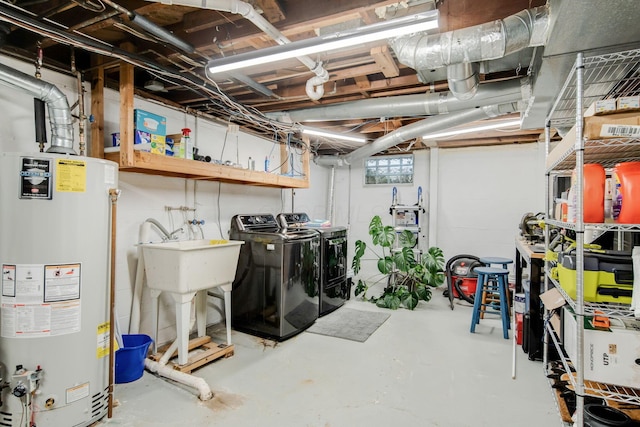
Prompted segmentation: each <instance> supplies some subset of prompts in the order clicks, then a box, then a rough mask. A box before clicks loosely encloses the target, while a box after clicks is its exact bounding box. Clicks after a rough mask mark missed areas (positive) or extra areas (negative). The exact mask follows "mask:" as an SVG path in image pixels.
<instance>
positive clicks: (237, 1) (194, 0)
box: [147, 0, 329, 101]
mask: <svg viewBox="0 0 640 427" xmlns="http://www.w3.org/2000/svg"><path fill="white" fill-rule="evenodd" d="M147 1H152V2H156V3H157V2H160V3H163V4H170V5H178V6H190V7H197V8H201V9H212V10H218V11H221V12H228V13H233V14H236V15H241V16H242V17H243V18H245V19H248V20H249V21H251V22H252V23H253V25H255V26H256V27H258V28H259V29H260V30H262V31H263V32H264V33H265V34H267V35H268V36H269V37H271V38H272V39H273V40H274V41H275V42H276V43H278V44H279V45H284V44H289V43H291V40H289V39H288V38H287V37H286V36H285V35H284V34H282V33H281V32H280V31H279V30H278V29H277V28H276V27H274V26H273V25H272V24H271V23H270V22H269V21H267V20H266V19H265V18H264V17H263V16H262V15H260V14H259V13H258V12H256V10H255V9H254V8H253V6H251V5H250V4H249V3H246V2H244V1H241V0H147ZM297 59H298V60H299V61H300V62H301V63H302V64H304V66H305V67H307V68H309V70H311V71H312V72H314V73H315V74H316V75H315V77H312V78H311V79H309V80H308V81H307V85H306V92H307V96H308V97H309V98H310V99H312V100H314V101H317V100H318V99H320V98H321V97H322V96H323V95H324V86H323V85H324V83H326V82H328V81H329V73H328V72H327V70H325V69H324V68H323V67H322V64H321V63H317V62H316V61H314V60H313V59H311V58H309V57H308V56H300V57H298V58H297Z"/></svg>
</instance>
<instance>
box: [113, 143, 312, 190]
mask: <svg viewBox="0 0 640 427" xmlns="http://www.w3.org/2000/svg"><path fill="white" fill-rule="evenodd" d="M104 157H105V158H106V159H107V160H112V161H114V162H116V163H118V164H119V165H120V171H122V172H138V173H145V174H150V175H163V176H172V177H179V178H189V179H198V180H204V181H222V182H227V183H232V184H245V185H256V186H263V187H276V188H309V180H308V179H306V178H305V179H301V178H292V177H289V176H282V175H278V174H275V173H266V172H259V171H254V170H248V169H240V168H235V167H232V166H225V165H217V164H213V163H205V162H200V161H197V160H187V159H181V158H178V157H167V156H161V155H158V154H151V153H148V152H145V151H134V152H133V157H132V160H133V161H132V162H130V163H132V164H131V165H127V164H125V163H124V161H123V160H122V159H123V157H122V156H121V153H120V152H114V153H105V156H104Z"/></svg>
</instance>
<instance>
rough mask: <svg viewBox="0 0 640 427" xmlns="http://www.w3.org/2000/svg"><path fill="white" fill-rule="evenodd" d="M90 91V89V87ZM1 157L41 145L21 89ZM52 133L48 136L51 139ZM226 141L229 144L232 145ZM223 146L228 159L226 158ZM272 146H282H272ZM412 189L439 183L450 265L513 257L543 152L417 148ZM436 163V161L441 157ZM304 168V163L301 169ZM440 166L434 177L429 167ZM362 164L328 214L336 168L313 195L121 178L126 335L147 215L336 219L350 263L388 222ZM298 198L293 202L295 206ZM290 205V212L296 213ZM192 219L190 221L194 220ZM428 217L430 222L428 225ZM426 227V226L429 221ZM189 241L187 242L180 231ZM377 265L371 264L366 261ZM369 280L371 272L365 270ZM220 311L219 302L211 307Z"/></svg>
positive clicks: (113, 127) (338, 179)
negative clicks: (373, 223)
mask: <svg viewBox="0 0 640 427" xmlns="http://www.w3.org/2000/svg"><path fill="white" fill-rule="evenodd" d="M0 61H2V63H4V64H7V65H9V66H12V67H14V68H16V69H19V70H21V71H23V72H25V73H27V74H31V75H32V74H33V72H34V70H33V66H32V65H31V64H27V63H23V62H18V61H15V60H13V59H11V58H6V57H0ZM42 75H43V76H42V78H43V80H45V81H48V82H50V83H53V84H55V85H56V86H58V87H59V88H60V89H61V90H62V91H63V92H64V93H65V94H66V95H67V96H68V98H69V101H70V104H73V102H75V100H76V98H77V94H76V89H75V88H76V82H75V79H72V78H69V77H67V76H64V75H61V74H58V73H54V72H52V71H49V70H42ZM86 87H87V90H88V89H89V88H88V85H86ZM89 95H90V92H88V93H87V96H86V99H85V105H86V107H85V111H87V112H88V111H89V108H90V99H89ZM105 97H106V103H105V121H106V123H105V139H106V140H107V141H106V142H108V141H110V138H111V136H110V133H112V132H116V131H117V129H118V120H119V119H118V114H119V97H118V94H117V93H116V92H114V91H106V94H105ZM135 107H136V108H142V109H145V110H148V111H152V112H156V113H158V114H161V115H164V116H166V117H167V121H168V131H169V133H178V132H179V131H180V128H182V127H185V126H187V127H190V128H192V129H194V140H195V143H196V144H197V146H198V147H199V148H200V149H201V150H202V152H203V153H204V154H208V155H211V156H212V157H213V158H218V159H222V160H230V161H232V162H234V163H236V162H237V163H240V164H241V165H246V163H247V160H248V157H249V156H251V157H253V158H254V159H256V168H258V169H259V168H261V167H262V165H263V161H264V157H265V156H272V157H271V166H272V167H274V163H275V162H277V161H276V160H274V159H278V158H279V149H278V148H277V146H275V145H274V144H273V143H272V142H271V141H266V140H264V139H260V138H257V137H253V136H249V135H244V134H240V135H238V136H236V135H229V134H227V132H226V127H224V126H220V125H217V124H215V123H211V122H207V121H205V120H203V119H198V120H196V119H195V118H193V117H191V116H185V115H184V114H182V113H181V112H178V111H174V110H171V109H168V108H166V107H164V106H162V105H159V104H156V103H151V102H148V101H145V100H141V99H136V100H135ZM0 126H2V129H3V131H2V132H1V133H0V150H2V151H23V152H26V151H31V152H33V151H36V149H37V147H36V145H35V144H34V143H32V142H30V141H33V140H34V137H35V130H34V124H33V101H32V98H31V97H30V96H28V95H25V94H24V93H23V92H20V91H17V90H14V89H9V88H5V87H4V86H2V90H0ZM49 135H50V133H49ZM225 140H226V143H225ZM223 146H224V152H223ZM274 147H275V148H274ZM415 156H416V167H415V179H414V182H415V183H414V184H413V185H401V186H397V187H398V194H399V201H400V203H403V204H414V203H416V202H417V187H418V186H422V188H423V197H424V200H425V202H428V201H429V196H430V192H431V188H430V186H431V185H432V183H431V182H430V179H433V178H432V176H433V177H435V179H436V180H437V182H435V183H434V184H433V185H437V197H436V199H435V201H436V203H432V206H427V208H428V209H429V210H430V212H429V214H428V217H429V218H428V219H430V220H431V221H434V224H433V227H434V228H435V230H436V232H437V233H436V234H437V240H436V241H435V244H436V245H437V246H440V247H441V248H442V249H443V250H444V253H445V257H447V258H449V257H451V256H453V255H456V254H459V253H462V252H467V253H472V254H477V255H480V256H482V255H494V256H505V257H510V258H511V257H513V256H514V246H513V240H514V238H515V236H516V235H517V234H518V224H519V222H520V219H521V218H522V215H523V214H524V213H526V212H538V211H541V210H543V207H544V200H543V199H544V179H543V177H544V166H543V164H544V162H543V159H544V153H543V147H542V146H538V145H535V144H527V145H512V146H498V147H485V148H460V149H440V150H439V154H438V156H437V162H436V164H435V165H431V156H430V153H429V151H428V150H422V151H417V152H416V153H415ZM435 159H436V157H435V156H434V160H435ZM295 168H296V169H298V170H299V169H300V168H299V166H295ZM433 168H435V170H434V171H432V170H431V169H433ZM363 171H364V170H363V162H362V161H361V162H356V164H353V165H351V167H349V168H336V169H335V174H334V181H333V183H334V187H333V200H334V206H333V209H329V210H328V209H327V203H328V201H329V194H330V192H329V186H330V184H331V176H332V173H331V169H330V168H325V167H319V166H316V165H315V164H314V163H311V188H309V189H297V190H290V189H286V190H280V189H273V188H265V187H254V186H244V185H234V184H223V183H218V182H195V181H191V180H186V179H180V178H167V177H161V176H152V175H143V174H135V173H126V172H121V173H120V181H119V188H120V189H121V190H122V196H121V198H120V200H119V202H118V219H117V227H118V229H117V256H116V271H117V273H116V284H117V289H116V295H117V297H116V309H117V313H118V319H119V323H120V326H121V328H122V329H123V330H124V331H125V332H126V331H127V330H128V325H129V313H130V308H131V301H132V293H133V284H134V277H135V271H136V263H137V256H136V247H135V245H136V243H138V234H139V227H140V225H141V224H142V223H143V221H144V220H145V219H146V218H155V219H157V220H158V221H160V222H161V223H162V224H164V226H165V227H166V228H167V229H170V230H173V229H176V228H179V227H181V226H182V224H180V223H181V221H182V217H181V214H180V213H177V212H174V213H173V214H170V213H168V212H167V211H166V210H165V207H166V206H172V207H179V206H188V207H195V208H196V212H195V217H196V218H197V219H203V220H205V221H206V223H205V225H204V227H203V232H204V235H205V238H212V239H215V238H226V237H228V230H229V223H230V219H231V217H232V216H233V215H234V214H239V213H260V212H266V213H273V214H277V213H279V212H289V211H292V210H293V211H303V212H307V213H308V214H309V215H310V216H311V217H312V218H314V219H333V223H334V224H336V225H346V226H348V227H349V239H350V242H349V250H350V254H349V263H351V256H352V253H353V246H354V242H355V241H356V240H357V239H362V240H365V241H366V242H370V239H369V235H368V225H369V222H370V220H371V218H372V217H373V216H374V215H380V216H381V218H382V219H383V221H384V222H385V223H390V221H391V217H390V215H389V206H390V205H391V191H392V186H386V185H385V186H365V185H364V180H363ZM292 195H293V196H294V197H293V199H292ZM292 205H293V206H292ZM190 217H191V216H190ZM426 219H427V218H426V217H423V220H426ZM423 224H425V225H426V224H427V223H426V221H424V222H423ZM423 230H424V231H423V236H424V238H423V239H422V247H423V249H425V248H427V247H428V236H427V228H426V227H425V228H424V229H423ZM182 237H185V238H186V237H188V233H183V234H182ZM369 258H372V257H369ZM364 268H365V271H367V272H370V271H371V269H375V266H374V264H373V263H372V262H370V261H366V262H365V263H364ZM364 274H366V273H364ZM149 303H150V301H149V296H148V292H146V291H145V293H144V295H143V308H142V314H143V315H142V327H141V331H142V332H145V333H149V332H150V331H151V328H150V317H149V311H150V305H149ZM212 305H213V304H212ZM220 312H221V311H220V309H219V304H217V305H215V307H213V306H212V309H211V310H210V313H209V318H208V321H209V323H215V322H218V321H220V319H221V316H220ZM161 313H162V318H161V322H160V327H161V333H160V336H159V342H160V343H162V342H166V341H168V340H171V339H173V337H174V336H175V330H174V323H175V322H174V320H173V319H174V313H173V307H172V301H171V300H170V299H169V298H161Z"/></svg>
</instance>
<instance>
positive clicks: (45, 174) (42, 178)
mask: <svg viewBox="0 0 640 427" xmlns="http://www.w3.org/2000/svg"><path fill="white" fill-rule="evenodd" d="M51 188H52V179H51V160H49V159H34V158H31V157H23V158H22V165H21V168H20V198H21V199H49V200H50V199H51Z"/></svg>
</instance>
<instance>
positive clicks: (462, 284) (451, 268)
mask: <svg viewBox="0 0 640 427" xmlns="http://www.w3.org/2000/svg"><path fill="white" fill-rule="evenodd" d="M482 266H484V264H483V263H481V262H480V258H478V257H477V256H474V255H466V254H461V255H456V256H454V257H452V258H450V259H449V261H447V264H446V266H445V275H446V277H447V290H446V291H445V292H444V293H445V296H448V297H449V305H450V306H451V310H453V300H454V299H455V298H459V299H461V300H463V301H466V302H468V303H469V304H473V299H474V296H475V293H476V284H477V282H478V274H477V273H475V272H474V271H473V269H474V268H476V267H482Z"/></svg>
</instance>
